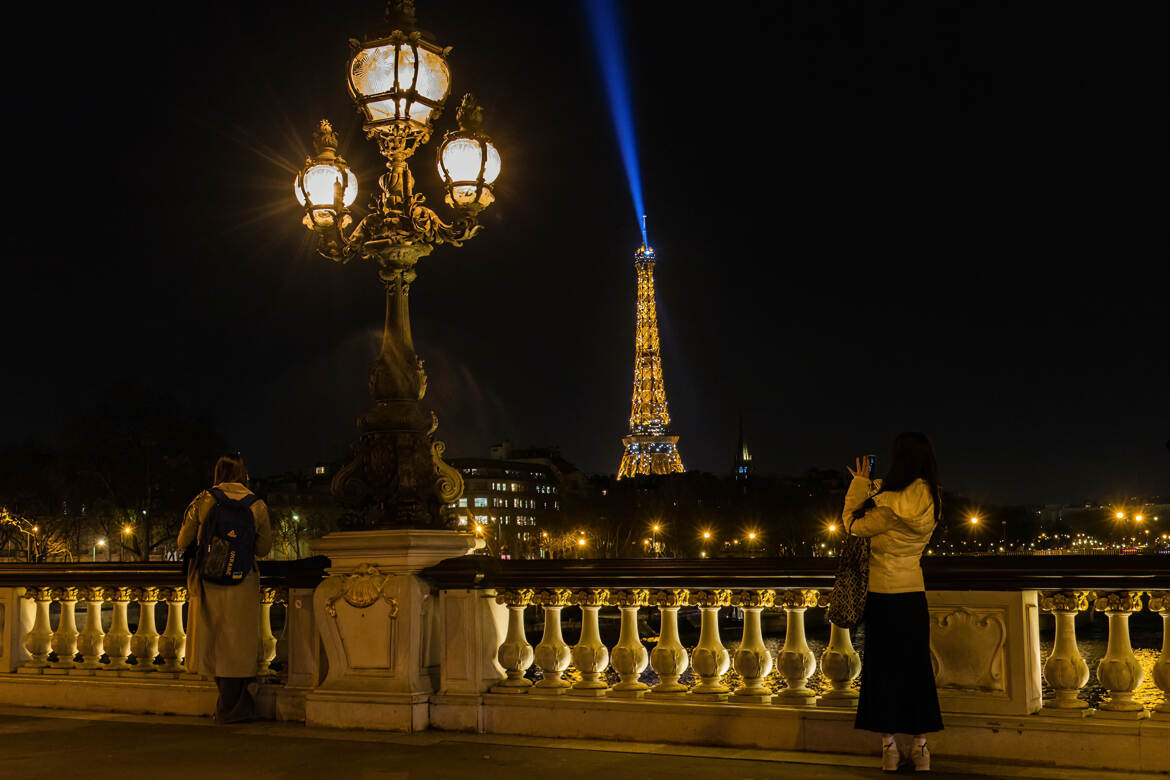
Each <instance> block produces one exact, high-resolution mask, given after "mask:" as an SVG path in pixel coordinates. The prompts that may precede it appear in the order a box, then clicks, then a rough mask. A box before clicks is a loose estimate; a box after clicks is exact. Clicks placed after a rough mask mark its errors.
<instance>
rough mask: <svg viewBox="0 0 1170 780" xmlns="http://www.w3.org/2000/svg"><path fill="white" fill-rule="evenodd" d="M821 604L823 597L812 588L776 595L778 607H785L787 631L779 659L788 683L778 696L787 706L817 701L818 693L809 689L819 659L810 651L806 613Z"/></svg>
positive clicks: (777, 658)
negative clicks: (805, 627) (805, 620)
mask: <svg viewBox="0 0 1170 780" xmlns="http://www.w3.org/2000/svg"><path fill="white" fill-rule="evenodd" d="M819 603H820V595H819V594H818V592H817V591H816V590H814V589H812V588H805V589H800V588H797V589H790V590H784V591H780V592H779V593H777V594H776V605H777V606H780V607H784V612H785V615H786V628H785V633H784V646H783V647H781V648H780V654H779V655H778V656H777V657H776V661H777V665H778V666H779V667H780V674H781V676H782V677H783V678H784V681H785V682H786V683H787V684H788V685H787V687H786V688H783V689H782V690H780V692H779V693H777V694H776V698H778V699H779V700H780V701H781V702H783V703H784V704H789V705H796V706H807V705H811V704H813V703H814V702H815V701H816V693H815V692H814V691H813V690H812V689H810V688H809V687H808V678H809V677H811V676H812V673H813V672H814V671H816V664H817V662H816V657H815V656H814V655H813V654H812V650H810V649H809V646H808V639H807V638H806V637H805V633H804V612H805V610H806V609H808V608H809V607H815V606H817V605H818V604H819Z"/></svg>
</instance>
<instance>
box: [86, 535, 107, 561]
mask: <svg viewBox="0 0 1170 780" xmlns="http://www.w3.org/2000/svg"><path fill="white" fill-rule="evenodd" d="M105 546H106V540H105V539H98V540H97V541H96V542H95V543H94V545H93V556H92V558H91V559H90V563H97V548H99V547H105Z"/></svg>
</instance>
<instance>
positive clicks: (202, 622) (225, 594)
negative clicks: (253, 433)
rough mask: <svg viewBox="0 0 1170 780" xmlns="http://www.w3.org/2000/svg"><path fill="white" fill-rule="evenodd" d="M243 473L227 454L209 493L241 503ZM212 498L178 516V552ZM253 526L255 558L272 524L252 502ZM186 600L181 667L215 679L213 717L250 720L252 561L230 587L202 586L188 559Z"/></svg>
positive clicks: (191, 539) (255, 611)
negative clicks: (219, 493) (184, 650)
mask: <svg viewBox="0 0 1170 780" xmlns="http://www.w3.org/2000/svg"><path fill="white" fill-rule="evenodd" d="M247 480H248V473H247V471H246V470H245V469H244V461H243V459H242V458H240V457H239V456H232V455H227V456H224V457H222V458H220V459H219V460H218V461H217V462H216V464H215V473H214V479H213V489H214V488H219V490H220V491H222V493H223V494H224V495H226V496H227V498H229V499H231V500H233V501H239V500H242V499H247V498H248V497H250V496H252V491H250V490H248V488H247V487H245V485H244V483H246V482H247ZM215 502H216V499H215V496H213V495H212V493H211V491H208V490H205V491H203V492H202V493H200V494H199V495H198V496H196V497H195V500H194V501H192V502H191V503H190V505H188V507H187V511H186V513H185V514H184V515H183V527H182V529H181V530H180V531H179V540H178V541H179V548H180V549H182V550H187V549H188V548H191V547H192V545H194V544H195V543H196V542H197V541H198V540H199V539H200V532H201V531H202V528H203V523H204V521H205V520H206V519H207V516H208V514H210V512H211V509H212V507H213V506H215ZM251 510H252V517H253V519H254V520H255V522H256V546H255V557H256V558H259V557H260V556H263V555H267V554H268V552H269V551H270V550H271V549H272V526H271V525H270V524H269V521H268V507H267V506H265V504H264V502H263V501H260V500H255V501H254V503H252V505H251ZM187 590H188V597H189V599H190V601H189V604H190V606H189V607H188V617H187V625H188V628H187V632H188V634H187V668H188V669H189V670H190V671H192V672H195V673H197V674H201V675H204V676H205V677H211V678H214V679H215V684H216V687H217V688H219V701H218V702H217V703H216V711H215V718H216V720H217V721H219V722H221V723H233V722H238V721H241V720H247V719H248V718H250V717H252V715H253V714H254V713H253V701H252V697H251V695H250V694H249V693H248V690H247V686H248V683H250V682H252V681H253V680H254V679H255V678H256V666H257V660H256V659H257V656H258V655H259V652H260V636H259V632H258V630H257V624H258V622H259V615H260V572H259V569H258V568H257V567H256V565H255V563H253V565H252V571H251V572H250V573H249V574H248V575H247V576H246V577H244V579H243V580H242V581H240V582H238V583H236V584H232V585H217V584H215V583H213V582H205V581H204V580H203V578H202V577H201V576H200V575H199V572H198V571H197V568H196V561H195V560H194V559H192V560H191V561H190V563H189V566H188V570H187Z"/></svg>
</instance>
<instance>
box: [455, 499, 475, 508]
mask: <svg viewBox="0 0 1170 780" xmlns="http://www.w3.org/2000/svg"><path fill="white" fill-rule="evenodd" d="M477 500H478V499H477ZM459 506H463V507H465V506H467V499H466V498H461V499H459Z"/></svg>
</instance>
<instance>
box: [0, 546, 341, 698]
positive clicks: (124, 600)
mask: <svg viewBox="0 0 1170 780" xmlns="http://www.w3.org/2000/svg"><path fill="white" fill-rule="evenodd" d="M327 563H328V561H327V560H325V559H307V560H304V561H297V562H283V561H281V562H275V561H273V562H269V561H262V562H261V563H260V568H261V589H260V594H261V595H260V609H259V613H258V615H257V631H258V633H259V638H260V642H259V653H258V657H257V659H256V665H257V678H258V679H259V680H274V679H276V678H277V677H278V676H279V677H280V678H281V679H282V681H284V680H290V679H291V683H293V684H300V685H304V686H311V685H313V684H315V683H316V679H315V674H312V675H310V676H308V677H306V678H304V679H299V678H298V676H297V674H296V672H295V669H292V667H291V666H290V663H289V661H290V659H289V657H288V655H289V652H288V647H289V644H290V641H289V640H290V638H291V637H292V635H293V634H294V633H295V632H296V631H297V629H298V626H297V619H298V613H303V614H308V615H309V616H310V617H311V603H312V592H313V589H314V588H315V587H316V585H317V584H318V583H319V582H320V581H321V579H322V577H323V569H324V566H325V565H326V564H327ZM187 596H188V594H187V587H186V580H185V577H184V575H183V572H182V570H181V568H180V566H179V565H178V564H173V563H153V562H147V563H125V564H123V563H116V564H84V563H82V564H37V565H24V564H5V565H3V566H0V672H6V673H14V674H16V675H20V676H27V675H41V676H62V675H63V676H72V677H95V678H100V679H102V680H107V681H112V680H115V679H118V678H125V679H129V680H138V681H145V680H188V681H191V680H198V679H199V678H198V677H197V676H196V675H194V674H191V673H189V672H188V669H187V667H186V664H185V660H186V651H187V625H186V610H185V607H186V605H187ZM290 598H291V599H292V601H291V602H290ZM298 602H300V603H301V606H302V607H303V608H302V609H300V610H298V609H297V608H296V607H297V606H298ZM275 605H282V606H283V607H284V608H285V609H284V613H285V614H284V617H283V620H282V632H281V637H280V639H279V640H278V638H277V637H276V636H275V635H274V634H273V631H272V608H273V606H275ZM305 605H307V606H305ZM103 613H105V614H106V615H108V618H107V619H103ZM160 613H161V614H160ZM301 622H302V623H303V622H304V619H303V618H302V620H301ZM309 622H310V625H311V621H309ZM131 629H133V630H131ZM302 644H303V643H302ZM278 660H279V663H278V664H275V665H276V666H279V667H280V669H281V674H280V675H278V674H277V671H276V669H275V668H274V663H275V662H277V661H278ZM290 670H291V674H290ZM302 677H304V676H303V675H302Z"/></svg>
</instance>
